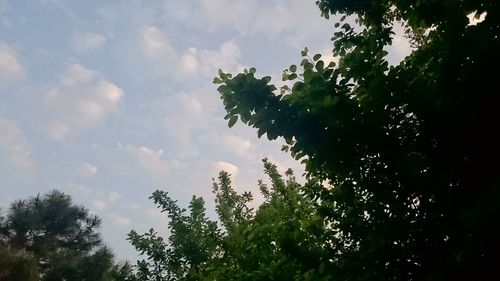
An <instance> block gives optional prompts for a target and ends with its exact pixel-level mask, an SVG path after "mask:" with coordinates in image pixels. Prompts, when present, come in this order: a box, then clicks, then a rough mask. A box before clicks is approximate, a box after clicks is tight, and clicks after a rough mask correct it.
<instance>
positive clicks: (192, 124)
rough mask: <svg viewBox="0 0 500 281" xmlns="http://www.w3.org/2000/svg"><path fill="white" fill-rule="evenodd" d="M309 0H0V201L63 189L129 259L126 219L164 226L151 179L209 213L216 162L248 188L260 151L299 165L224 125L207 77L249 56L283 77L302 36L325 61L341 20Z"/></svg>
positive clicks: (250, 62)
mask: <svg viewBox="0 0 500 281" xmlns="http://www.w3.org/2000/svg"><path fill="white" fill-rule="evenodd" d="M314 2H315V1H314V0H310V1H308V0H273V1H269V0H182V1H181V0H128V1H121V0H108V1H101V0H86V1H78V0H0V206H2V207H3V210H4V211H5V208H7V207H8V205H9V204H10V202H12V201H13V200H16V199H22V198H27V197H29V196H34V195H36V194H38V193H40V194H43V193H46V192H48V191H50V190H53V189H58V190H61V191H63V192H65V193H67V194H69V195H71V196H72V198H73V200H74V202H75V203H77V204H82V205H84V206H85V207H87V208H88V209H89V210H90V211H91V212H92V213H95V214H97V215H98V216H100V217H101V218H102V220H103V224H102V227H101V229H100V231H101V233H102V236H103V239H104V242H105V243H106V244H107V245H108V246H110V247H111V248H112V249H113V250H114V252H115V253H116V255H117V257H118V258H119V259H128V260H130V261H132V262H133V261H135V259H136V258H137V253H136V252H135V251H134V249H133V248H132V247H131V246H130V245H129V243H128V241H126V234H127V233H128V232H129V231H130V230H131V229H135V230H136V231H138V232H139V233H142V232H146V231H147V230H148V229H149V228H151V227H153V228H155V229H156V230H158V231H159V232H160V233H163V234H164V235H167V234H168V230H167V223H168V220H167V219H166V218H165V215H163V214H161V213H160V212H159V211H158V209H157V208H156V207H155V206H154V204H153V203H152V202H151V201H150V200H149V199H148V197H149V196H150V195H151V193H152V192H153V191H154V190H156V189H163V190H166V191H168V192H169V194H170V195H171V196H172V197H173V198H175V199H177V200H179V204H180V205H182V206H187V203H188V202H189V200H190V198H191V196H192V195H197V196H203V197H204V198H205V199H206V201H207V209H208V213H209V214H210V215H211V216H213V215H214V211H213V194H212V193H211V186H212V178H213V177H216V176H217V174H218V171H220V170H221V169H224V170H226V171H228V172H229V173H231V175H232V177H233V182H234V183H235V188H236V189H237V190H239V191H244V190H250V191H253V192H254V194H255V193H258V192H257V190H258V189H257V184H256V183H257V180H258V179H261V178H264V175H263V172H262V169H263V168H262V162H261V160H262V159H263V158H264V157H268V158H269V159H270V160H271V161H272V162H274V163H275V164H276V165H277V166H278V167H279V169H280V170H281V171H284V170H286V169H287V168H292V169H294V170H295V171H296V174H297V175H298V176H300V175H301V174H302V172H303V168H302V167H301V166H300V165H299V164H298V163H296V162H295V161H294V160H293V159H292V158H291V157H290V156H289V155H287V154H285V153H283V152H281V150H280V148H281V144H282V143H281V142H280V141H279V140H277V141H274V142H270V141H268V140H267V138H266V137H265V136H264V137H262V139H258V138H257V133H256V131H255V130H254V129H252V128H248V127H246V125H243V124H240V123H237V125H235V126H234V127H233V128H231V129H230V128H228V127H227V121H226V120H224V119H223V117H224V115H225V112H224V108H223V106H222V102H221V100H220V97H219V94H218V92H217V91H216V86H215V85H213V84H212V80H213V78H214V76H216V75H217V70H218V69H219V68H220V69H223V70H224V71H225V72H231V73H237V72H239V71H242V70H243V69H244V68H249V67H256V68H257V75H258V76H265V75H271V76H272V77H273V80H272V82H273V83H276V85H280V83H281V79H280V78H281V72H282V71H283V69H285V68H287V67H288V66H289V65H291V64H296V63H299V62H300V60H301V57H300V50H302V49H303V48H304V47H305V46H307V47H308V49H309V50H310V52H311V53H320V54H323V56H324V57H325V58H326V59H331V58H330V53H331V49H332V45H331V42H330V38H331V36H332V34H333V32H334V31H333V30H334V29H333V23H334V20H335V18H333V19H330V20H326V19H324V18H321V17H320V13H319V10H318V9H317V7H316V6H315V4H314ZM389 49H390V58H389V61H392V62H397V61H399V60H401V59H402V58H403V57H404V56H405V55H406V54H407V53H408V50H409V47H408V44H407V42H406V41H405V40H404V38H403V37H402V36H400V35H396V36H395V39H394V44H393V46H391V47H389ZM256 201H257V202H258V201H259V197H258V196H256Z"/></svg>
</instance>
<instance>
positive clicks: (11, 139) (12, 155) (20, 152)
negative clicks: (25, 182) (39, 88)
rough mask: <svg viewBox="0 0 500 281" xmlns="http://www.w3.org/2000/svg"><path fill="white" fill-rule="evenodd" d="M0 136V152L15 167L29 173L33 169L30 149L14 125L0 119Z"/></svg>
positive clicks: (9, 121)
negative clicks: (3, 153) (5, 155)
mask: <svg viewBox="0 0 500 281" xmlns="http://www.w3.org/2000/svg"><path fill="white" fill-rule="evenodd" d="M0 135H1V136H2V137H0V151H4V152H5V153H6V154H7V155H8V157H9V160H10V161H11V162H12V163H13V164H14V165H15V166H16V167H18V168H19V169H22V170H24V171H27V172H31V171H32V170H33V169H34V167H35V162H34V160H33V158H32V156H31V147H30V145H29V143H28V141H27V139H26V137H25V136H24V134H23V132H22V131H21V129H19V127H18V126H17V125H16V123H15V122H13V121H11V120H8V119H5V118H2V117H0Z"/></svg>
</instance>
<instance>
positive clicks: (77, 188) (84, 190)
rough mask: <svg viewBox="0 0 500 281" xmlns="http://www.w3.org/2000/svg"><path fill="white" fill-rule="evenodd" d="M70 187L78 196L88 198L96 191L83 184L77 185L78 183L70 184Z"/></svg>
mask: <svg viewBox="0 0 500 281" xmlns="http://www.w3.org/2000/svg"><path fill="white" fill-rule="evenodd" d="M68 187H69V188H70V189H71V190H72V191H73V192H74V193H75V194H77V195H79V196H83V197H86V196H88V195H89V194H91V193H93V192H94V191H93V190H92V189H91V188H89V187H87V186H85V185H82V184H76V183H69V184H68Z"/></svg>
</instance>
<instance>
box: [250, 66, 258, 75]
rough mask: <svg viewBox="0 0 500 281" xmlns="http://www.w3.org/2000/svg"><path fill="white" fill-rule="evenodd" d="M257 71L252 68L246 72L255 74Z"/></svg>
mask: <svg viewBox="0 0 500 281" xmlns="http://www.w3.org/2000/svg"><path fill="white" fill-rule="evenodd" d="M256 71H257V70H256V69H255V67H252V68H250V69H249V70H248V72H250V73H251V74H255V72H256Z"/></svg>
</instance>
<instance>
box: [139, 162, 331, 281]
mask: <svg viewBox="0 0 500 281" xmlns="http://www.w3.org/2000/svg"><path fill="white" fill-rule="evenodd" d="M264 166H265V172H266V174H267V175H268V176H269V178H270V181H271V186H270V187H268V185H266V184H264V183H263V182H262V181H259V188H260V190H261V193H262V195H263V196H264V198H265V201H264V202H263V203H262V204H261V205H260V206H259V208H258V209H257V210H254V209H252V208H250V207H249V206H248V203H249V202H251V201H252V194H251V193H249V192H244V193H242V194H238V193H237V192H236V191H235V190H234V189H233V187H232V185H231V180H230V175H229V174H228V173H227V172H224V171H222V172H220V174H219V177H218V181H214V185H213V191H214V193H215V197H216V211H217V214H218V220H219V221H220V222H221V224H222V226H221V227H218V226H217V224H216V222H214V221H211V220H210V219H208V218H207V217H206V216H205V208H204V201H203V199H201V198H199V197H193V199H192V200H191V203H190V205H189V214H186V212H187V210H184V209H181V208H179V207H178V205H177V203H176V201H174V200H173V199H171V198H170V197H169V196H168V194H167V193H166V192H163V191H156V192H155V193H153V196H152V197H151V198H152V199H153V200H154V201H155V202H156V203H157V204H158V205H159V207H160V208H161V209H162V211H164V212H166V213H167V215H168V217H169V218H170V222H169V230H170V236H169V237H168V240H167V241H165V240H164V239H163V238H162V237H160V236H159V235H158V234H157V233H156V232H155V231H154V230H153V229H151V230H150V232H149V233H146V234H143V235H139V234H137V233H136V232H135V231H132V232H130V234H129V240H130V241H131V243H132V245H134V247H135V248H136V249H137V250H138V251H139V252H140V253H141V254H145V255H146V257H147V259H146V260H141V261H139V262H138V268H139V272H140V275H141V277H142V279H140V280H156V281H160V280H328V278H329V271H328V270H327V268H328V264H329V263H330V261H329V260H328V254H327V252H326V251H325V248H326V246H327V243H328V240H326V239H325V237H326V236H327V235H328V234H329V233H330V232H329V231H330V230H329V229H328V227H327V225H326V224H325V222H324V221H323V219H322V218H321V217H320V216H319V214H318V213H317V209H316V208H315V207H314V204H313V202H312V200H311V199H309V198H307V197H306V196H304V194H303V187H302V186H301V185H299V184H298V183H297V182H296V180H295V178H294V176H293V174H292V172H291V171H288V172H287V173H286V179H284V178H283V177H282V176H281V175H280V174H279V173H278V172H277V169H276V166H275V165H273V164H271V163H269V162H268V161H267V160H266V161H265V162H264ZM322 278H323V279H322Z"/></svg>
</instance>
